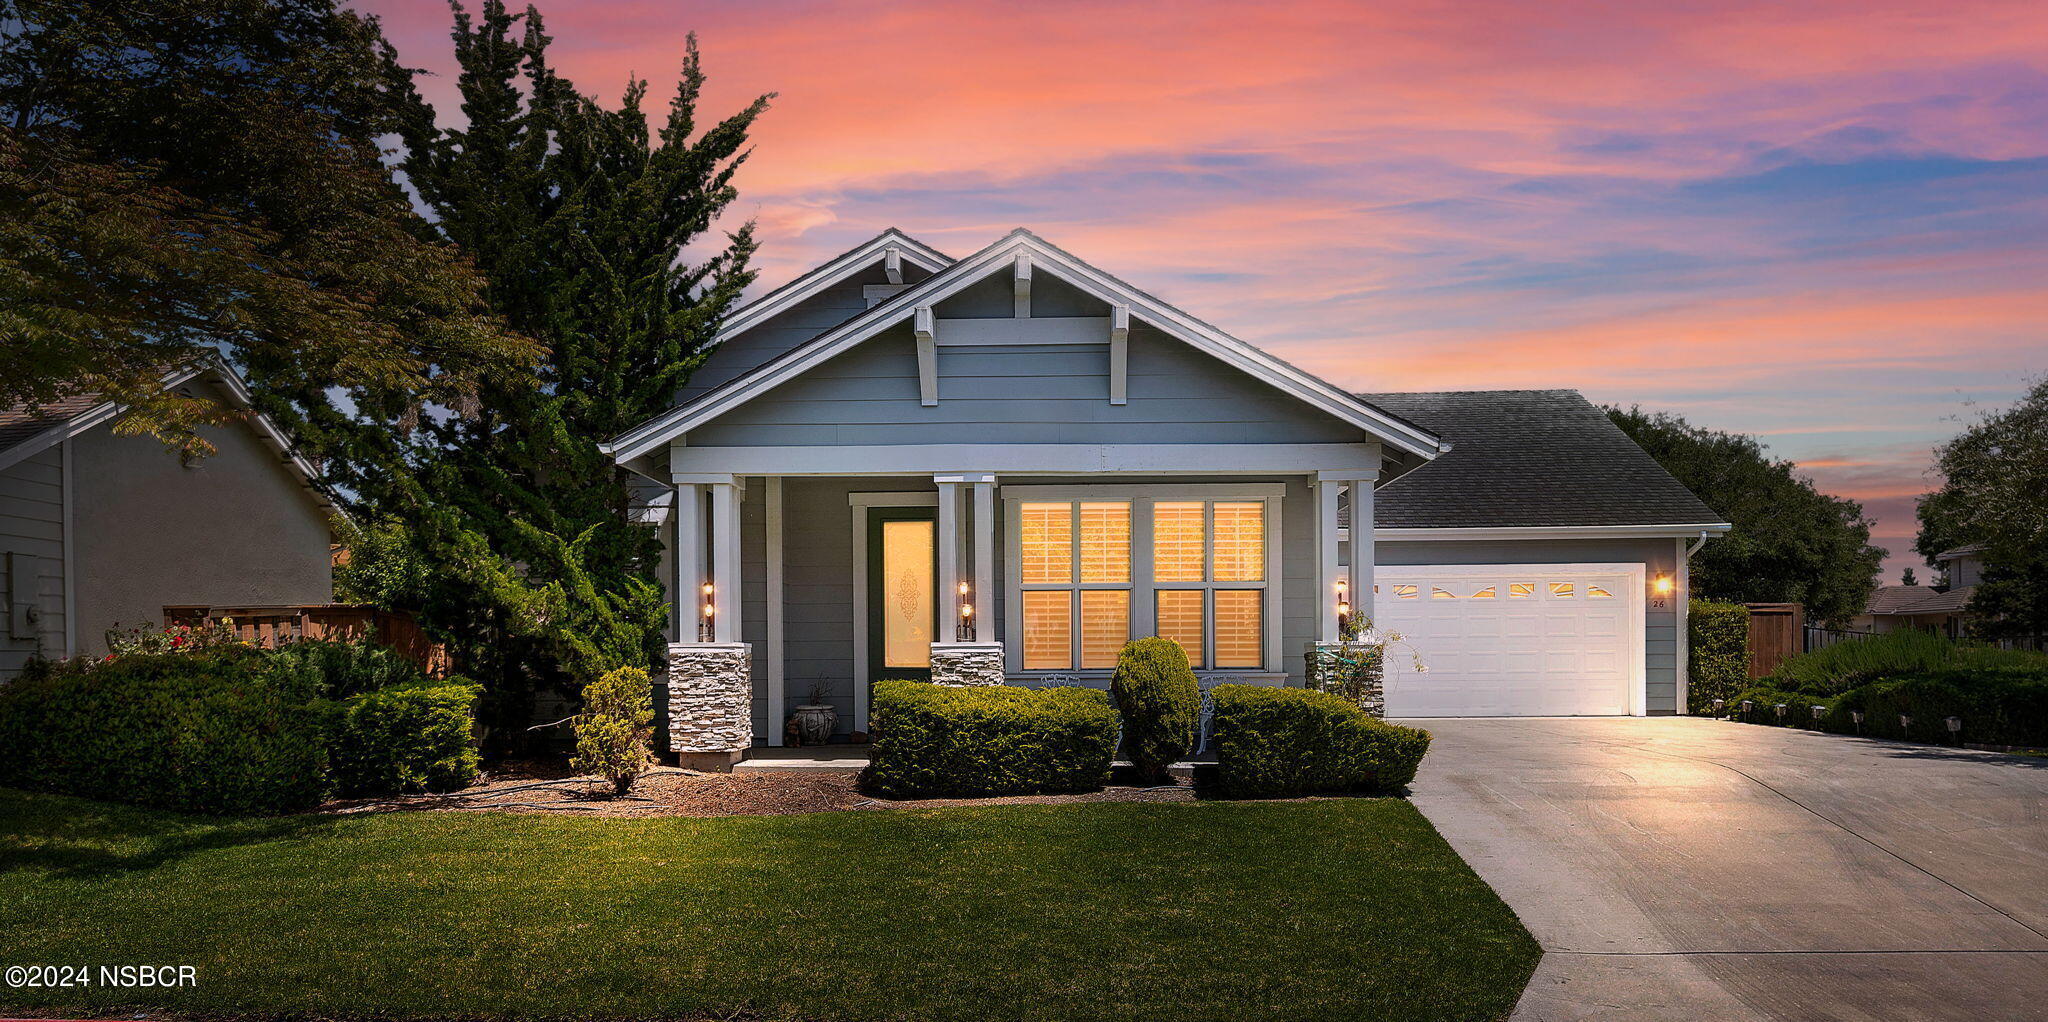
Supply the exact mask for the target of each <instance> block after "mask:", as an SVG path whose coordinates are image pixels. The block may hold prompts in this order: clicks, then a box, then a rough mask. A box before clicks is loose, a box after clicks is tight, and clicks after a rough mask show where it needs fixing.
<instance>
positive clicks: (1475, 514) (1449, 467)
mask: <svg viewBox="0 0 2048 1022" xmlns="http://www.w3.org/2000/svg"><path fill="white" fill-rule="evenodd" d="M1359 396H1360V397H1362V398H1365V399H1366V400H1368V401H1371V402H1372V403H1373V404H1375V405H1378V406H1380V407H1382V408H1385V409H1387V410H1388V411H1390V412H1392V413H1394V414H1396V415H1399V416H1401V417H1403V418H1406V419H1409V420H1412V421H1414V422H1416V423H1419V424H1420V425H1422V426H1423V427H1424V428H1427V429H1429V430H1430V431H1432V432H1434V433H1436V434H1438V435H1440V436H1442V437H1443V438H1444V439H1445V440H1447V441H1449V442H1450V448H1451V449H1450V450H1449V451H1446V452H1445V453H1444V454H1443V455H1441V456H1439V457H1438V458H1437V459H1436V460H1434V461H1432V462H1430V463H1428V464H1426V465H1423V466H1421V467H1419V468H1416V469H1414V470H1412V471H1410V472H1408V473H1406V474H1404V475H1401V476H1399V477H1396V478H1395V479H1393V480H1391V481H1389V482H1387V483H1384V484H1382V485H1380V486H1379V487H1377V488H1375V489H1374V491H1373V521H1374V525H1375V527H1376V528H1379V529H1569V528H1602V527H1614V528H1624V527H1627V528H1647V527H1669V528H1668V530H1667V532H1668V534H1674V535H1675V534H1680V533H1690V532H1700V531H1705V532H1725V531H1727V530H1728V528H1729V526H1728V524H1727V523H1726V522H1724V521H1722V519H1721V516H1720V515H1718V514H1716V513H1714V510H1713V509H1712V508H1709V507H1708V506H1707V505H1706V504H1705V503H1704V502H1702V501H1701V500H1700V499H1699V498H1698V497H1696V496H1694V495H1693V493H1692V491H1690V490H1687V489H1686V488H1685V486H1684V485H1683V484H1681V483H1680V482H1679V481H1678V480H1676V479H1674V478H1672V477H1671V474H1670V473H1669V472H1666V471H1664V468H1663V466H1661V465H1659V464H1657V461H1656V459H1654V458H1652V457H1650V455H1649V454H1648V453H1647V452H1645V451H1644V450H1643V449H1642V448H1641V447H1638V446H1637V445H1636V443H1635V441H1633V440H1630V439H1629V438H1628V434H1626V433H1623V432H1622V431H1621V429H1620V427H1618V426H1616V425H1615V424H1614V423H1613V422H1612V421H1611V420H1609V419H1608V417H1607V414H1606V413H1605V412H1602V411H1601V410H1600V409H1599V408H1597V407H1594V405H1593V403H1592V402H1590V401H1587V400H1586V399H1585V397H1584V396H1583V395H1581V394H1580V393H1579V392H1578V391H1576V390H1478V391H1449V392H1437V393H1414V394H1361V395H1359ZM1660 534H1662V533H1660Z"/></svg>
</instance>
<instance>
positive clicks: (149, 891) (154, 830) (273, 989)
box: [0, 789, 1538, 1022]
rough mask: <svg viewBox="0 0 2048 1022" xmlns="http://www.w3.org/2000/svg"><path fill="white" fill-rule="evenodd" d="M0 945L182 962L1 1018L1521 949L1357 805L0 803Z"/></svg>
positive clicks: (1166, 969)
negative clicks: (595, 810)
mask: <svg viewBox="0 0 2048 1022" xmlns="http://www.w3.org/2000/svg"><path fill="white" fill-rule="evenodd" d="M0 933H5V934H7V944H8V945H9V948H8V955H7V961H8V963H9V964H14V963H46V964H47V963H65V964H84V965H89V966H94V967H97V966H98V965H101V964H136V963H149V964H172V965H192V966H195V967H196V968H197V970H198V976H197V978H198V984H197V986H195V987H190V988H184V989H175V990H156V991H148V992H135V991H118V990H110V989H105V988H99V987H93V988H76V989H70V990H56V991H52V990H22V989H15V990H4V989H0V1008H8V1009H13V1013H17V1014H19V1013H24V1012H35V1013H38V1014H49V1013H52V1012H72V1011H76V1012H111V1011H114V1010H115V1009H134V1010H172V1011H183V1012H192V1013H201V1014H208V1015H230V1014H256V1013H266V1014H267V1013H288V1014H300V1013H303V1014H314V1015H327V1016H346V1015H356V1016H362V1015H376V1016H404V1015H438V1016H472V1015H491V1016H509V1017H533V1016H557V1017H564V1016H586V1017H620V1016H639V1017H663V1018H670V1019H690V1018H702V1017H720V1018H724V1017H731V1016H740V1015H743V1016H745V1017H750V1018H752V1017H760V1018H767V1019H794V1018H830V1019H835V1020H862V1019H911V1018H918V1019H982V1018H989V1017H1005V1018H1019V1019H1086V1018H1103V1019H1128V1018H1133V1017H1144V1018H1176V1019H1191V1020H1192V1019H1229V1020H1232V1022H1238V1020H1242V1019H1246V1018H1377V1019H1418V1020H1419V1019H1498V1018H1503V1017H1505V1016H1506V1015H1507V1013H1508V1011H1509V1010H1510V1009H1511V1008H1512V1007H1513V1005H1514V1003H1515V999H1516V997H1517V995H1518V994H1519V993H1520V992H1521V990H1522V987H1523V985H1524V983H1525V982H1526V981H1527V979H1528V977H1529V974H1530V971H1531V970H1532V969H1533V968H1534V967H1535V964H1536V959H1537V955H1538V951H1537V948H1536V945H1535V942H1534V941H1533V940H1532V939H1531V938H1530V937H1529V935H1528V934H1527V933H1526V932H1525V931H1524V930H1523V929H1522V927H1521V926H1520V924H1519V923H1517V922H1516V920H1515V918H1514V916H1513V914H1511V913H1510V912H1509V911H1508V909H1507V908H1506V906H1504V905H1503V904H1501V902H1500V900H1499V899H1497V898H1496V897H1495V896H1494V895H1493V892H1492V891H1490V890H1489V889H1488V888H1487V887H1486V886H1485V885H1484V884H1483V883H1481V882H1480V881H1479V879H1478V878H1477V877H1476V876H1474V875H1473V873H1472V871H1471V870H1470V869H1468V868H1467V867H1466V866H1465V864H1464V863H1463V862H1462V861H1461V860H1460V859H1459V858H1458V857H1457V855H1456V854H1455V853H1453V852H1452V851H1451V849H1450V848H1449V847H1448V846H1447V845H1446V844H1445V843H1444V841H1443V840H1442V839H1441V838H1440V837H1438V836H1437V834H1436V832H1435V830H1433V829H1432V828H1431V827H1430V825H1429V824H1428V823H1427V822H1426V821H1424V820H1423V819H1422V817H1421V815H1420V814H1418V813H1417V812H1416V811H1415V810H1414V809H1413V808H1412V807H1410V806H1409V805H1408V804H1407V803H1406V802H1403V801H1399V800H1394V799H1364V798H1357V799H1328V800H1315V801H1302V802H1254V803H1243V802H1216V803H1192V804H1185V803H1184V804H1133V803H1105V804H1087V805H1069V806H1005V807H987V808H967V809H890V810H881V811H874V812H848V813H823V814H817V815H808V816H782V817H731V818H721V819H679V818H669V819H658V820H587V819H564V818H559V817H554V816H540V815H509V814H474V815H471V814H447V813H392V814H384V815H374V816H296V817H283V818H271V819H254V820H240V821H224V822H217V821H209V820H202V819H199V818H196V817H188V816H178V815H172V814H166V813H159V812H154V811H150V810H143V809H135V808H128V807H116V806H108V805H103V804H98V803H92V802H85V801H80V800H76V799H69V798H63V797H60V796H52V795H32V794H24V793H19V792H12V791H7V790H4V789H0ZM5 1014H9V1012H8V1011H0V1015H5Z"/></svg>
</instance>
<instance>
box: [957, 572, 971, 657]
mask: <svg viewBox="0 0 2048 1022" xmlns="http://www.w3.org/2000/svg"><path fill="white" fill-rule="evenodd" d="M973 591H974V590H973V587H971V586H969V585H968V584H967V583H966V582H961V583H960V624H959V626H958V627H957V628H955V629H954V632H953V637H954V638H955V639H957V640H958V641H960V642H973V641H974V601H973V600H970V599H968V598H967V597H968V594H970V593H972V592H973Z"/></svg>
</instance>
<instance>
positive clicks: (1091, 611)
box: [1005, 484, 1281, 671]
mask: <svg viewBox="0 0 2048 1022" xmlns="http://www.w3.org/2000/svg"><path fill="white" fill-rule="evenodd" d="M1280 493H1281V488H1280V487H1278V486H1275V485H1266V484H1252V485H1246V484H1214V485H1209V486H1203V485H1188V486H1136V487H1113V486H1101V487H1088V486H1043V487H1040V486H1019V487H1010V488H1007V489H1006V492H1005V497H1006V502H1007V506H1008V515H1007V518H1008V521H1009V522H1010V527H1009V528H1008V529H1006V530H1005V531H1006V532H1007V534H1008V545H1009V557H1008V564H1009V566H1010V568H1009V571H1010V585H1009V588H1010V594H1011V600H1012V607H1013V609H1012V611H1011V612H1010V615H1009V621H1010V632H1009V640H1010V641H1009V645H1010V647H1011V666H1012V668H1013V669H1018V670H1023V671H1073V670H1108V669H1110V668H1113V667H1115V666H1116V656H1117V652H1118V651H1119V650H1120V649H1121V648H1122V647H1123V644H1124V643H1125V642H1126V641H1128V640H1130V639H1131V638H1133V637H1135V636H1141V635H1160V636H1163V637H1165V638H1169V639H1172V640H1174V641H1175V642H1178V643H1180V644H1181V646H1182V647H1183V648H1184V649H1186V650H1187V653H1188V660H1189V661H1190V662H1191V663H1192V664H1193V665H1194V666H1195V667H1196V668H1197V669H1201V670H1267V671H1271V670H1277V669H1279V665H1278V664H1277V663H1275V662H1272V661H1273V660H1274V659H1276V658H1275V657H1274V655H1273V653H1272V650H1273V649H1274V648H1275V647H1276V646H1277V643H1276V642H1275V641H1274V639H1275V636H1274V635H1273V634H1272V631H1271V630H1272V629H1273V628H1275V627H1277V622H1275V621H1273V620H1271V619H1270V618H1271V611H1272V606H1273V603H1274V600H1273V599H1272V598H1273V597H1276V596H1277V595H1278V593H1277V589H1276V588H1275V585H1276V583H1275V582H1274V580H1273V578H1272V575H1273V574H1274V567H1275V565H1276V563H1277V560H1276V559H1277V551H1278V549H1279V547H1278V541H1277V535H1276V531H1277V525H1278V510H1279V506H1280V503H1279V498H1280Z"/></svg>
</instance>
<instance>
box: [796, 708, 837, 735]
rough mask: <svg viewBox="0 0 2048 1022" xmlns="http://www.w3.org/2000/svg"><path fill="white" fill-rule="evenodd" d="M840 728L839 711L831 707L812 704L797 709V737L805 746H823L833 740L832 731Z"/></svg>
mask: <svg viewBox="0 0 2048 1022" xmlns="http://www.w3.org/2000/svg"><path fill="white" fill-rule="evenodd" d="M838 726H839V711H837V710H835V709H833V708H831V707H830V706H821V705H818V704H815V703H814V704H811V705H809V706H799V707H797V708H796V729H797V735H798V736H799V737H801V738H802V739H803V743H804V744H805V745H823V744H825V743H826V742H829V741H831V740H832V729H833V728H835V727H838Z"/></svg>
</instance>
